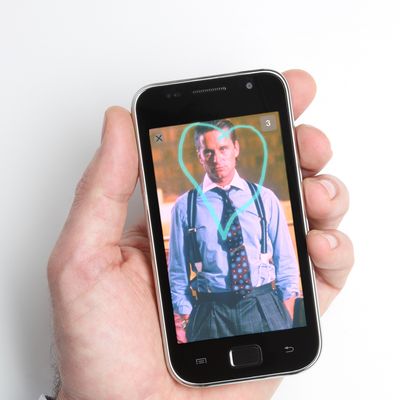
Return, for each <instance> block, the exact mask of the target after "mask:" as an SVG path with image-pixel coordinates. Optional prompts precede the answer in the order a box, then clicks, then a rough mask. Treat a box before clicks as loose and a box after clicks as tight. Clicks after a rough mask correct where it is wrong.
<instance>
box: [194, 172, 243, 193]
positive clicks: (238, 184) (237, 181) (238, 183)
mask: <svg viewBox="0 0 400 400" xmlns="http://www.w3.org/2000/svg"><path fill="white" fill-rule="evenodd" d="M245 183H246V182H245V180H244V179H242V178H241V177H240V176H239V174H238V172H237V171H236V170H235V175H233V179H232V181H231V183H230V184H229V185H226V186H224V187H223V188H222V189H224V190H228V189H230V188H231V187H232V186H233V187H235V188H238V189H241V190H245V189H246V184H245ZM215 187H221V186H218V185H217V184H216V183H215V182H213V181H212V180H211V179H210V177H209V176H208V174H205V175H204V179H203V185H202V189H203V193H206V192H208V191H209V190H211V189H214V188H215Z"/></svg>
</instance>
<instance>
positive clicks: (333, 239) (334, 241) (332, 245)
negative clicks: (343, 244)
mask: <svg viewBox="0 0 400 400" xmlns="http://www.w3.org/2000/svg"><path fill="white" fill-rule="evenodd" d="M321 235H322V236H323V237H324V238H325V239H326V240H327V241H328V243H329V247H330V248H331V250H333V249H335V248H336V247H337V246H338V244H339V242H338V240H337V239H336V236H333V235H331V234H329V233H321Z"/></svg>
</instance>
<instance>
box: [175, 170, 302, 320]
mask: <svg viewBox="0 0 400 400" xmlns="http://www.w3.org/2000/svg"><path fill="white" fill-rule="evenodd" d="M216 186H217V185H216V184H215V183H213V182H212V181H211V180H210V178H209V177H208V176H207V175H206V176H205V178H204V180H203V183H202V188H203V192H204V194H205V196H206V197H207V199H208V201H209V203H210V204H211V206H212V207H214V210H215V213H216V215H217V217H218V218H219V220H220V219H221V215H222V209H223V202H222V199H221V196H220V195H218V194H217V193H215V192H214V191H211V189H212V188H213V187H216ZM224 189H225V190H227V189H230V191H229V198H230V199H231V200H232V202H233V205H234V206H235V207H236V208H239V207H242V206H243V205H244V204H245V203H246V202H247V201H248V200H249V199H250V198H251V197H252V193H251V191H250V188H249V186H248V184H247V182H246V181H245V180H244V179H242V178H240V176H239V175H238V173H237V172H236V173H235V177H234V178H233V180H232V182H231V184H230V185H229V186H228V187H225V188H224ZM260 195H261V199H262V201H263V204H264V208H265V212H266V219H267V228H268V237H267V254H264V255H262V254H261V242H260V241H261V224H260V218H259V216H258V213H257V209H256V206H255V204H254V202H253V203H252V204H250V205H249V207H248V208H247V209H245V210H244V211H243V212H241V213H240V214H239V222H240V225H241V227H242V234H243V243H244V246H245V248H246V253H247V257H248V260H249V265H250V275H251V282H252V285H253V287H257V286H261V285H264V284H267V283H269V282H271V281H273V280H275V281H276V286H277V288H278V290H279V293H280V295H281V297H282V299H283V300H286V299H288V298H290V297H293V296H297V295H298V294H299V269H298V266H297V260H296V256H295V253H294V249H293V244H292V241H291V238H290V234H289V229H288V226H287V222H286V218H285V214H284V212H283V210H282V207H281V205H280V202H279V200H278V198H277V197H276V196H275V194H274V193H273V192H272V191H271V190H270V189H267V188H265V187H263V186H262V187H261V191H260ZM187 198H188V192H186V193H185V194H183V195H182V196H181V197H179V198H178V199H177V201H176V203H175V205H174V207H173V209H172V220H171V236H170V242H169V281H170V287H171V294H172V302H173V306H174V311H175V312H176V313H178V314H190V312H191V310H192V294H191V290H190V287H189V281H188V265H189V260H188V258H187V254H188V221H187ZM196 207H197V217H196V224H195V227H196V238H197V243H198V246H199V250H200V254H201V258H202V263H200V264H197V271H196V272H197V278H196V280H195V288H196V290H198V291H199V292H212V293H217V292H227V291H231V288H230V274H229V264H228V258H227V253H226V251H224V250H223V249H222V248H221V245H220V244H219V243H218V231H217V225H216V223H215V222H214V220H213V219H212V217H211V215H210V211H209V210H208V208H207V207H206V205H205V203H204V201H203V199H202V196H200V195H198V196H197V203H196Z"/></svg>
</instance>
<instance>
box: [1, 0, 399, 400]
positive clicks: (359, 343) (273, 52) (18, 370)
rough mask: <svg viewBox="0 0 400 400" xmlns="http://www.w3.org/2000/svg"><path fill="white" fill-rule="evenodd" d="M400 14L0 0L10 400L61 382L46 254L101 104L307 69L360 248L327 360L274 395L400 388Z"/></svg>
mask: <svg viewBox="0 0 400 400" xmlns="http://www.w3.org/2000/svg"><path fill="white" fill-rule="evenodd" d="M397 16H398V12H396V2H395V1H394V0H393V1H388V0H381V1H379V2H373V1H368V0H360V1H358V0H357V1H351V0H337V1H335V2H323V1H316V0H315V1H311V0H307V1H280V0H276V1H275V2H272V1H265V0H264V1H252V0H247V1H245V2H244V1H232V0H231V1H215V0H202V1H196V2H193V1H192V2H191V1H185V2H184V1H177V0H169V1H154V0H153V1H152V0H148V1H134V0H130V1H118V0H116V1H113V2H106V1H99V0H97V1H92V2H89V1H86V2H84V1H82V0H81V1H76V0H69V1H64V2H62V1H55V0H52V1H51V0H36V1H34V2H33V1H22V0H14V1H11V0H8V1H7V0H1V2H0V117H1V118H0V179H1V180H0V188H1V196H0V202H1V204H0V222H1V230H0V235H1V237H0V243H1V252H0V262H1V263H0V274H1V278H0V285H1V286H0V313H1V314H0V317H1V322H2V323H1V329H0V389H1V397H2V398H3V399H16V400H17V399H36V398H37V397H38V395H39V394H40V393H41V392H42V391H43V392H47V393H49V392H50V390H51V385H52V379H53V378H52V375H53V373H52V369H51V367H50V362H51V349H50V345H51V328H50V316H49V315H50V314H49V312H50V307H49V295H48V290H47V282H46V263H47V257H48V255H49V253H50V251H51V248H52V246H53V244H54V241H55V239H56V237H57V235H58V232H59V230H60V229H61V227H62V224H63V220H64V218H65V215H66V213H67V211H68V209H69V206H70V203H71V199H72V195H73V191H74V187H75V184H76V182H77V181H78V179H79V177H80V174H81V172H82V171H83V169H84V168H85V166H86V164H87V163H88V161H89V160H90V158H91V156H92V154H93V152H94V151H95V149H96V148H97V146H98V145H99V140H100V131H101V125H102V118H103V111H104V110H105V108H106V107H107V106H109V105H113V104H118V105H122V106H125V107H127V108H129V107H130V103H131V99H132V96H133V94H134V92H135V91H136V90H137V89H138V88H140V87H141V86H143V85H145V84H148V83H153V82H159V81H167V80H174V79H182V78H189V77H196V76H204V75H211V74H216V73H224V72H234V71H241V70H247V69H257V68H272V69H276V70H281V71H282V70H284V69H288V68H294V67H297V68H303V69H306V70H308V71H309V72H311V73H312V74H313V75H314V77H315V79H316V80H317V83H318V87H319V90H318V94H317V97H316V99H315V101H314V103H313V105H312V106H311V107H310V109H309V110H308V111H307V112H306V113H305V114H304V116H303V117H302V118H301V122H307V123H310V124H313V125H316V126H318V127H320V128H321V129H323V130H324V131H325V132H326V133H327V134H328V136H329V137H330V139H331V142H332V147H333V149H334V152H335V155H334V158H333V160H332V162H331V163H330V164H329V166H328V167H327V168H326V170H325V172H328V173H332V174H335V175H337V176H339V177H340V178H341V179H342V180H343V181H344V182H345V183H346V184H347V185H348V187H349V189H350V192H351V199H352V203H351V209H350V212H349V214H348V216H347V217H346V219H345V220H344V222H343V224H342V229H343V230H344V231H345V232H346V233H348V234H350V235H351V237H352V238H353V240H354V243H355V249H356V257H357V258H356V265H355V268H354V271H353V273H352V274H351V276H350V278H349V280H348V284H347V286H346V288H345V290H344V291H343V293H342V294H341V296H340V297H339V298H338V299H337V300H336V301H335V302H334V303H333V305H332V307H331V309H330V310H329V311H328V313H327V314H326V315H325V316H324V317H323V319H322V327H323V352H322V355H321V358H320V360H319V361H318V363H317V364H316V365H315V366H314V367H313V368H311V369H310V370H309V371H308V372H305V373H302V374H300V375H297V376H294V377H290V378H287V379H286V380H285V381H284V383H283V385H282V386H281V387H280V389H279V390H278V392H277V393H276V395H275V397H274V398H275V399H276V400H282V399H292V398H296V399H299V400H301V399H307V400H312V399H325V400H328V399H338V398H341V399H352V398H355V397H356V398H363V399H375V398H382V399H394V398H398V396H399V394H398V393H397V392H398V389H397V387H398V381H397V380H396V379H397V372H398V371H399V367H398V359H399V356H400V351H399V343H398V340H400V339H399V334H398V329H399V312H398V309H399V307H398V297H399V296H398V294H397V289H398V286H399V284H398V281H399V278H400V273H399V270H400V262H399V257H398V255H397V251H398V250H399V248H400V246H399V240H400V239H399V234H398V226H399V222H400V218H399V211H398V197H397V196H398V195H399V192H400V191H399V190H398V185H399V178H398V176H397V172H398V171H399V167H398V160H399V147H398V145H399V143H400V141H399V140H398V135H399V123H398V114H399V113H398V110H397V105H398V100H397V99H398V93H399V89H400V87H399V86H400V85H399V67H400V63H399V59H398V57H397V58H396V57H395V56H397V55H398V51H399V47H400V46H399V38H400V28H399V27H398V26H399V24H398V21H397ZM396 103H397V104H396ZM133 203H135V204H140V203H141V199H140V196H138V195H137V194H136V195H135V198H134V199H133ZM136 217H137V215H136Z"/></svg>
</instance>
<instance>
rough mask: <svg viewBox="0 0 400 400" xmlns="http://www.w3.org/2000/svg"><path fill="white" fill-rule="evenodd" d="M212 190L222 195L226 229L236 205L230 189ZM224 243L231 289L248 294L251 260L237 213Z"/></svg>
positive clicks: (222, 217)
mask: <svg viewBox="0 0 400 400" xmlns="http://www.w3.org/2000/svg"><path fill="white" fill-rule="evenodd" d="M212 190H213V191H214V192H216V193H218V194H219V195H220V196H221V197H222V201H223V209H222V216H221V227H222V228H223V229H225V226H226V224H227V222H228V221H229V219H230V218H231V216H232V215H233V213H234V212H235V206H234V205H233V203H232V200H231V199H230V198H229V192H228V191H226V190H223V189H221V188H214V189H212ZM223 243H224V247H225V250H226V252H227V255H228V265H229V270H230V278H231V289H232V291H233V292H234V293H236V294H240V295H242V296H243V295H246V294H248V293H250V292H251V290H252V284H251V279H250V270H249V260H248V258H247V253H246V248H245V246H244V244H243V234H242V227H241V226H240V222H239V218H238V216H237V215H236V216H235V218H234V220H233V222H232V225H231V226H230V228H229V231H228V234H227V237H226V239H225V241H224V242H223Z"/></svg>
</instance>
